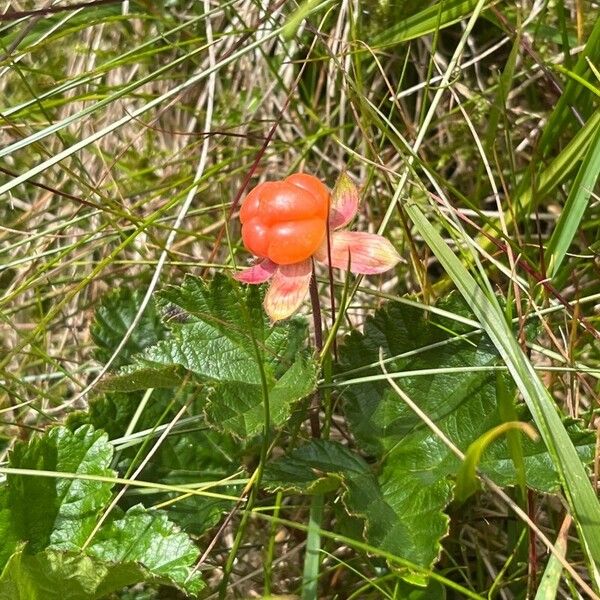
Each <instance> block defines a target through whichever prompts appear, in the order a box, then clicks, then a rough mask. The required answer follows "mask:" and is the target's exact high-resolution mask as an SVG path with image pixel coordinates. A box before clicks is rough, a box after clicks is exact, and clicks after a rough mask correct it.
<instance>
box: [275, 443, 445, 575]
mask: <svg viewBox="0 0 600 600" xmlns="http://www.w3.org/2000/svg"><path fill="white" fill-rule="evenodd" d="M398 464H399V463H394V465H393V466H395V467H398ZM263 483H264V485H265V486H266V487H267V488H269V489H288V490H295V491H303V492H306V493H311V494H322V493H326V492H331V491H334V490H336V489H337V488H339V487H341V488H342V490H343V492H342V499H343V501H344V505H345V507H346V509H347V511H348V512H349V513H350V514H351V515H353V516H357V517H360V518H361V519H363V520H364V521H365V537H366V538H367V540H368V541H369V543H370V544H371V545H373V546H377V547H378V548H381V549H382V550H386V551H389V552H393V553H395V554H396V555H397V556H401V557H403V558H407V559H408V560H410V561H412V562H414V563H417V564H424V565H427V564H429V563H431V561H432V557H435V556H437V554H438V552H439V542H438V540H439V539H440V538H441V536H442V535H443V534H444V533H445V532H446V529H447V523H448V517H446V515H444V514H442V512H441V510H440V506H443V505H444V503H447V502H448V501H449V494H450V482H446V481H443V482H439V483H438V485H437V487H436V492H437V493H435V494H434V493H432V490H431V489H430V487H429V486H428V485H427V484H428V483H429V482H428V481H427V476H426V475H425V476H423V475H421V474H419V473H417V474H416V475H415V476H414V477H413V478H409V477H407V476H406V474H405V473H404V472H402V473H401V474H400V476H398V473H397V472H395V471H394V470H393V469H390V468H387V469H385V470H384V473H383V474H382V477H381V478H380V480H379V481H378V480H377V477H376V476H375V474H374V473H373V472H372V471H371V469H370V467H369V466H368V465H367V463H366V462H365V461H364V460H363V459H362V458H360V457H359V456H357V455H355V454H353V453H352V451H351V450H349V449H348V448H346V447H344V446H342V445H340V444H338V443H336V442H331V441H327V440H313V441H311V442H310V443H308V444H306V445H304V446H300V447H299V448H296V449H295V450H293V451H292V452H291V453H290V454H289V455H288V456H285V457H283V458H281V459H279V460H277V461H274V462H273V463H271V464H270V465H268V466H267V468H266V469H265V473H264V478H263ZM417 507H418V509H417Z"/></svg>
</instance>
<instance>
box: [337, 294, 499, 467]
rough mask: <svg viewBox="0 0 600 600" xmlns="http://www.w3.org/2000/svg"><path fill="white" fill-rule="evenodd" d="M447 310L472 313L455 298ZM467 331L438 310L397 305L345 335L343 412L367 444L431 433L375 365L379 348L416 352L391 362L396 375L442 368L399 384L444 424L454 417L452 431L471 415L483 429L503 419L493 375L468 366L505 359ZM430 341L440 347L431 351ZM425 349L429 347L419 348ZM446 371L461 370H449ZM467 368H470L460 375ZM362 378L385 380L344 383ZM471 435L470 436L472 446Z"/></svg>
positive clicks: (389, 353) (374, 448)
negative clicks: (427, 312)
mask: <svg viewBox="0 0 600 600" xmlns="http://www.w3.org/2000/svg"><path fill="white" fill-rule="evenodd" d="M440 308H443V309H445V310H448V311H450V312H459V313H461V314H462V313H464V311H465V308H464V305H463V304H462V303H461V302H460V301H459V300H458V299H457V298H456V297H453V298H452V300H451V301H450V302H447V303H445V304H443V305H441V306H440ZM468 330H469V328H468V327H465V326H462V325H461V326H458V325H457V324H456V323H452V322H450V321H449V320H448V319H443V318H441V317H438V316H435V315H430V316H429V318H425V316H424V313H423V311H420V310H419V309H416V308H412V307H407V306H401V305H397V304H392V305H389V307H387V308H386V309H385V310H381V311H378V312H377V313H376V314H375V316H374V317H373V318H369V319H367V322H366V324H365V328H364V334H361V333H359V332H357V331H355V332H353V333H352V334H350V335H349V336H347V337H346V339H345V341H344V344H343V346H342V347H341V350H340V366H339V368H338V373H337V374H336V383H337V384H338V385H339V386H340V387H341V388H342V389H343V398H344V400H345V403H344V411H345V414H346V415H347V417H348V419H349V421H350V425H351V428H352V432H353V434H354V435H355V437H356V438H357V441H358V443H359V444H360V446H361V447H362V448H364V449H367V450H369V451H370V452H372V453H374V454H376V455H382V454H383V453H384V452H385V451H389V450H391V449H393V448H395V447H396V446H397V444H398V443H399V442H401V441H402V440H403V439H404V438H406V437H409V436H411V435H413V436H414V435H417V434H419V433H420V432H421V431H423V430H425V431H426V434H427V435H430V434H429V433H428V432H429V430H428V429H427V428H426V427H425V425H424V424H423V423H422V422H421V420H420V418H419V417H418V416H417V415H415V414H414V413H413V412H412V410H411V409H410V408H409V407H408V406H406V404H404V402H401V401H399V399H398V398H397V396H396V394H395V393H394V391H393V390H392V389H391V388H390V386H389V385H388V383H387V382H386V381H385V378H384V377H383V376H382V373H381V369H380V368H379V366H375V365H377V361H378V358H379V348H383V353H384V357H394V356H399V355H403V354H406V353H410V356H407V357H406V358H397V359H395V360H394V361H393V362H392V363H391V365H389V366H388V370H389V371H390V372H392V371H395V372H402V371H419V370H422V369H430V368H432V367H433V368H436V369H439V370H440V373H436V374H428V375H427V376H413V377H403V378H402V380H401V381H400V387H401V388H402V389H403V390H404V391H405V392H406V393H407V394H408V396H410V397H411V398H412V399H413V400H414V401H415V402H417V403H418V404H419V405H420V406H421V408H422V409H423V410H424V411H425V412H426V413H427V414H428V415H429V416H430V417H431V419H433V420H434V421H435V422H436V423H437V424H438V425H439V424H440V423H441V422H442V421H444V420H449V421H450V422H449V429H458V430H459V431H460V429H461V425H462V428H463V429H464V430H465V431H467V430H468V429H469V427H470V425H469V424H468V423H469V421H471V420H472V421H474V423H479V424H480V425H481V427H480V428H479V429H478V430H479V431H480V433H483V432H485V431H487V430H488V429H490V428H491V427H493V426H494V425H496V424H498V416H497V413H496V412H495V394H496V390H495V376H494V372H493V371H492V370H490V371H489V373H488V372H481V371H476V372H472V371H468V370H467V369H469V368H472V367H479V368H485V367H493V366H495V365H497V364H498V356H497V354H496V352H495V350H494V348H493V346H492V345H491V343H490V342H489V340H488V339H487V338H486V337H485V336H484V335H481V334H480V335H478V336H473V337H470V338H468V340H465V339H462V338H461V337H460V334H462V333H464V332H465V331H468ZM431 345H436V347H434V348H431V349H429V350H427V349H426V348H427V347H428V346H431ZM423 348H425V350H422V351H419V350H421V349H423ZM416 351H419V352H418V353H415V352H416ZM369 365H370V366H369ZM444 369H456V370H459V372H452V373H444V372H443V370H444ZM460 369H465V370H464V371H462V372H460ZM354 370H360V371H359V372H357V373H356V374H354V373H353V374H352V375H351V376H350V375H349V376H344V374H343V373H344V371H354ZM358 375H360V376H361V377H362V376H364V377H366V376H371V375H378V376H380V378H379V380H377V381H365V382H364V383H361V382H357V383H353V384H352V385H349V386H348V387H346V388H344V387H343V381H344V380H345V379H349V378H351V377H352V378H355V379H358ZM467 400H468V401H467ZM482 409H485V411H483V410H482ZM477 410H481V411H482V412H481V414H479V415H478V414H477ZM475 437H476V436H475ZM475 437H473V438H472V439H475ZM472 439H471V438H469V443H470V441H472ZM459 445H460V444H459ZM467 445H468V443H467ZM465 448H466V446H465Z"/></svg>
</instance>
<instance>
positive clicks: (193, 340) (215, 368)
mask: <svg viewBox="0 0 600 600" xmlns="http://www.w3.org/2000/svg"><path fill="white" fill-rule="evenodd" d="M158 305H159V306H160V307H161V309H162V310H163V312H164V313H165V314H168V315H173V314H176V315H177V318H176V319H171V320H170V321H168V322H167V323H168V325H169V326H170V328H171V335H170V337H168V338H167V339H165V340H163V341H160V342H158V343H157V344H155V345H154V346H151V347H150V348H148V349H146V350H145V351H144V352H143V353H142V354H138V355H136V356H135V357H133V363H132V364H131V365H129V366H128V367H126V368H125V369H123V370H122V371H121V372H120V373H119V374H118V375H116V376H114V377H112V378H111V379H109V380H108V381H107V382H106V383H105V388H106V389H112V390H119V391H131V390H135V389H145V388H147V387H150V386H153V387H162V386H165V387H166V386H174V385H177V384H178V383H179V382H180V381H181V378H182V377H183V376H184V375H185V373H186V372H187V373H188V374H189V375H191V376H192V377H193V378H195V379H196V380H197V381H200V382H202V383H205V384H207V385H208V388H209V390H210V394H209V401H208V403H207V405H206V407H205V412H206V415H207V418H208V420H209V421H210V422H211V423H212V425H213V426H214V427H216V428H217V429H221V430H223V431H226V432H230V433H234V434H236V435H238V436H240V437H247V436H252V435H256V434H258V433H260V431H261V430H262V428H263V427H264V400H265V399H264V398H263V395H264V393H263V380H262V377H263V374H264V376H265V379H266V384H267V387H268V392H269V398H268V400H269V404H270V409H271V422H272V424H273V425H275V426H279V425H281V424H283V423H284V422H285V421H286V420H287V419H288V417H289V415H290V411H291V407H292V405H293V404H294V403H295V402H296V401H298V400H300V399H302V398H304V397H306V396H307V395H309V394H310V393H311V392H312V391H313V390H314V388H315V385H316V376H317V365H316V363H315V361H314V360H313V359H312V358H311V357H309V355H308V353H307V352H306V351H305V350H303V349H302V348H303V346H304V344H305V340H306V335H307V329H306V324H305V322H304V321H303V320H300V319H290V320H288V321H286V322H282V323H278V324H277V325H275V326H274V327H271V326H270V324H269V322H268V319H267V316H266V315H265V313H264V310H263V308H262V304H261V295H260V291H259V290H258V289H256V288H255V287H253V286H250V288H249V289H248V290H247V291H244V292H242V291H241V290H240V288H239V287H238V286H237V285H236V284H234V283H233V282H232V281H231V280H230V279H228V278H227V277H225V276H223V275H217V276H216V277H215V278H214V279H213V281H212V282H211V283H210V285H209V284H206V283H205V282H204V281H202V280H200V279H197V278H193V277H186V279H185V280H184V282H183V284H182V285H181V286H177V287H175V286H171V287H168V288H166V289H165V290H164V291H162V292H160V293H159V295H158Z"/></svg>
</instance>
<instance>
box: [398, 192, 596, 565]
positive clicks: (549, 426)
mask: <svg viewBox="0 0 600 600" xmlns="http://www.w3.org/2000/svg"><path fill="white" fill-rule="evenodd" d="M405 209H406V212H407V213H408V215H409V216H410V218H411V220H412V222H413V223H414V225H415V227H416V228H417V230H418V231H419V233H420V234H421V235H422V236H423V239H424V240H425V241H426V242H427V244H428V245H429V247H430V248H431V250H432V252H433V253H434V254H435V255H436V257H437V258H438V260H439V261H440V263H441V264H442V266H443V267H444V268H445V270H446V272H447V273H448V275H449V276H450V278H451V279H452V281H453V282H454V283H455V285H456V287H457V288H458V290H459V291H460V293H461V294H462V295H463V296H464V298H465V300H466V301H467V302H468V303H469V305H470V307H471V309H472V310H473V312H474V313H475V315H476V316H477V318H478V319H479V321H480V322H481V325H482V327H483V329H484V331H485V332H486V333H487V334H488V335H489V337H490V339H491V340H492V342H493V343H494V345H495V346H496V348H497V350H498V352H499V353H500V355H501V357H502V358H503V360H504V362H505V363H506V366H507V367H508V370H509V372H510V374H511V376H512V377H513V379H514V381H515V383H516V385H517V387H518V388H519V391H520V392H521V395H522V396H523V399H524V400H525V402H526V404H527V406H528V408H529V410H530V411H531V414H532V416H533V419H534V421H535V424H536V426H537V428H538V430H539V433H540V435H541V437H542V439H543V440H544V443H545V444H546V446H547V448H548V451H549V452H550V454H551V456H552V457H553V461H554V465H555V467H556V469H557V471H558V473H559V475H560V478H561V481H562V484H563V487H564V491H565V495H566V497H567V501H568V503H569V507H570V509H571V511H572V513H573V517H574V519H575V522H576V524H577V525H578V528H579V531H580V534H581V537H582V542H583V543H584V545H585V546H587V549H588V550H589V553H590V556H591V557H592V558H593V560H594V561H596V563H598V564H600V504H599V502H598V498H597V497H596V494H595V493H594V490H593V489H592V486H591V483H590V481H589V478H588V475H587V473H586V471H585V468H584V466H583V465H582V464H581V460H580V459H579V456H578V455H577V452H576V450H575V448H574V446H573V443H572V441H571V440H570V438H569V436H568V434H567V432H566V431H565V428H564V426H563V424H562V422H561V419H560V416H559V414H558V411H557V409H556V406H555V404H554V401H553V400H552V397H551V396H550V394H549V393H548V390H547V389H546V388H545V387H544V385H543V384H542V382H541V381H540V379H539V377H538V375H537V373H536V372H535V370H534V369H533V367H532V365H531V363H530V362H529V360H528V359H527V357H526V356H525V354H524V353H523V350H522V349H521V347H520V346H519V344H518V342H517V340H516V339H515V337H514V334H513V332H512V330H511V327H510V326H509V324H508V323H507V322H506V320H505V318H504V314H503V312H502V310H501V308H500V306H499V304H498V301H497V300H496V298H495V297H494V296H490V295H489V293H488V292H487V291H485V290H484V289H482V287H481V286H480V285H479V284H478V283H477V282H476V281H475V279H474V278H473V276H472V275H471V274H470V273H469V272H468V271H467V269H466V268H465V266H464V265H463V264H462V263H461V261H460V260H459V259H458V257H457V256H456V255H455V254H454V252H452V250H451V249H450V247H449V246H448V244H447V243H446V242H445V241H444V239H443V238H442V237H441V235H440V234H439V233H438V232H437V230H436V229H435V227H434V226H433V225H432V224H431V223H430V221H429V220H428V219H427V218H426V217H425V215H424V214H423V212H422V211H421V209H420V208H419V207H418V206H416V204H414V203H412V202H409V203H407V205H406V207H405Z"/></svg>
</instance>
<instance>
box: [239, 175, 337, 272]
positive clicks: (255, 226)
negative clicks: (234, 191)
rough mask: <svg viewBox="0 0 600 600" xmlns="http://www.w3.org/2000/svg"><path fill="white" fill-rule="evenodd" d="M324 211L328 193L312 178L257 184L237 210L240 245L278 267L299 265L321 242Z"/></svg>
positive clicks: (292, 176)
mask: <svg viewBox="0 0 600 600" xmlns="http://www.w3.org/2000/svg"><path fill="white" fill-rule="evenodd" d="M328 208H329V190H328V189H327V188H326V187H325V186H324V185H323V184H322V183H321V182H320V181H319V180H318V179H317V178H316V177H313V176H312V175H306V174H305V173H296V174H295V175H290V176H289V177H288V178H287V179H284V180H283V181H267V182H265V183H261V184H260V185H258V186H256V187H255V188H254V189H253V190H252V191H251V192H250V193H249V194H248V195H247V196H246V199H245V200H244V203H243V204H242V209H241V210H240V221H241V222H242V240H243V242H244V246H246V248H247V249H248V250H249V251H250V252H252V254H254V255H256V256H259V257H261V258H269V259H270V260H272V261H273V262H274V263H276V264H278V265H291V264H293V263H297V262H301V261H303V260H305V259H307V258H309V257H310V256H312V255H313V254H314V253H315V251H316V250H317V249H318V248H319V246H320V245H321V243H322V242H323V239H324V238H325V232H326V230H327V214H328Z"/></svg>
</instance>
